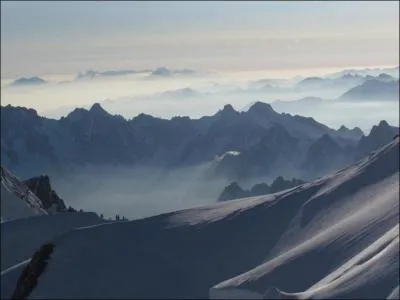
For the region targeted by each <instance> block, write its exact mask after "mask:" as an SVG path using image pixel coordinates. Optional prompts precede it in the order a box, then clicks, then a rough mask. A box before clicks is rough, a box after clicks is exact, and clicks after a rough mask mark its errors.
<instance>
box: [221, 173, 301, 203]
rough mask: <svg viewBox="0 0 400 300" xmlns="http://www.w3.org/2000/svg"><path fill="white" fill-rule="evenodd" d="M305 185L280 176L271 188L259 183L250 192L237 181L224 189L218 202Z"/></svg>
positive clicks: (298, 180) (296, 180)
mask: <svg viewBox="0 0 400 300" xmlns="http://www.w3.org/2000/svg"><path fill="white" fill-rule="evenodd" d="M303 183H306V181H303V180H300V179H296V178H293V179H292V180H285V179H284V178H283V177H282V176H279V177H277V178H276V179H275V180H274V181H273V182H272V183H271V185H270V186H269V185H268V184H266V183H258V184H255V185H254V186H253V187H252V188H251V189H250V190H244V189H242V188H241V187H240V186H239V184H238V183H237V182H236V181H234V182H232V183H231V184H229V185H228V186H226V187H225V188H224V190H223V191H222V193H221V194H220V196H219V197H218V201H228V200H233V199H239V198H245V197H253V196H261V195H266V194H273V193H277V192H280V191H283V190H286V189H290V188H293V187H295V186H298V185H301V184H303Z"/></svg>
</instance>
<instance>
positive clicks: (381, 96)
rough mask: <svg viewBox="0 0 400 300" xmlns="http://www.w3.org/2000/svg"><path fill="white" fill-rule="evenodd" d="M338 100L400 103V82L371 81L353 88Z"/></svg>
mask: <svg viewBox="0 0 400 300" xmlns="http://www.w3.org/2000/svg"><path fill="white" fill-rule="evenodd" d="M338 100H352V101H362V100H369V101H372V100H376V101H399V80H391V81H385V80H378V79H370V80H367V81H365V82H364V83H362V84H361V85H358V86H356V87H354V88H351V89H350V90H348V91H347V92H345V93H344V94H343V95H342V96H340V97H339V99H338Z"/></svg>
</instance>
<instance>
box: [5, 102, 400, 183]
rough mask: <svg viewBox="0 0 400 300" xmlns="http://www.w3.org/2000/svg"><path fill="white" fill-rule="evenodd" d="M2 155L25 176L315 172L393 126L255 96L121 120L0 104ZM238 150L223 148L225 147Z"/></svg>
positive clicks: (338, 163)
mask: <svg viewBox="0 0 400 300" xmlns="http://www.w3.org/2000/svg"><path fill="white" fill-rule="evenodd" d="M1 123H2V126H1V155H2V159H3V161H2V163H3V165H4V166H6V167H7V168H8V169H9V170H10V171H12V172H14V173H15V174H17V175H18V176H20V177H22V178H29V177H32V176H35V175H36V174H44V173H46V174H65V173H68V172H73V170H74V169H76V168H78V167H82V166H112V167H115V166H124V167H143V166H151V167H156V168H159V169H161V170H171V169H177V168H182V167H190V166H195V165H201V164H209V167H208V169H207V171H206V174H205V175H206V176H207V177H208V178H210V177H211V178H212V177H215V176H216V177H224V178H227V179H229V180H230V181H235V180H241V179H244V178H245V179H247V178H253V177H254V178H256V177H259V176H264V177H265V176H269V177H270V178H276V177H278V176H283V177H285V178H292V177H296V178H302V179H305V180H308V179H311V178H315V177H318V176H320V175H321V174H325V173H327V172H329V171H332V170H334V169H337V168H340V167H344V166H345V165H347V164H350V163H353V162H354V161H356V160H357V159H359V158H360V157H362V156H363V155H366V154H368V152H370V151H373V150H375V149H377V148H379V147H380V146H382V145H384V144H385V143H387V142H389V141H390V140H391V139H392V138H393V137H394V136H395V135H396V134H398V128H397V127H396V128H395V127H391V126H389V124H387V122H385V121H382V122H381V123H379V125H377V126H375V127H374V129H373V130H372V131H371V133H370V134H369V135H367V136H363V134H362V132H361V130H359V129H357V128H355V129H348V128H346V127H344V126H343V127H341V128H340V129H339V130H335V129H332V128H329V127H327V126H326V125H324V124H321V123H319V122H317V121H315V120H314V119H313V118H308V117H303V116H299V115H291V114H286V113H281V114H280V113H277V112H276V111H274V110H273V109H272V107H271V106H270V105H269V104H266V103H262V102H256V103H254V104H253V105H252V106H251V107H250V108H249V109H248V111H245V112H238V111H236V110H234V108H233V107H232V106H231V105H225V106H224V107H223V109H221V110H220V111H218V112H217V113H216V114H214V115H211V116H204V117H202V118H200V119H190V118H189V117H174V118H172V119H170V120H168V119H160V118H155V117H152V116H150V115H146V114H140V115H138V116H137V117H135V118H133V119H130V120H126V119H124V118H123V117H122V116H119V115H111V114H109V113H108V112H107V111H105V110H104V109H103V108H102V107H101V106H100V104H97V103H96V104H94V105H93V106H92V107H91V108H90V109H89V110H86V109H81V108H77V109H75V110H74V111H72V112H71V113H70V114H69V115H67V116H66V117H63V118H61V119H60V120H55V119H48V118H45V117H41V116H39V115H38V114H37V112H36V111H35V110H33V109H27V108H23V107H13V106H10V105H8V106H2V107H1ZM233 152H234V153H237V154H238V155H224V154H226V153H233Z"/></svg>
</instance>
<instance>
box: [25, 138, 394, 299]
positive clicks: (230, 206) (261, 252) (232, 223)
mask: <svg viewBox="0 0 400 300" xmlns="http://www.w3.org/2000/svg"><path fill="white" fill-rule="evenodd" d="M398 180H399V138H397V139H395V140H394V141H392V142H391V143H390V144H388V145H387V146H385V147H383V148H381V149H380V150H379V151H376V152H375V153H373V154H371V155H370V157H367V158H365V159H363V160H361V161H359V162H358V163H357V164H356V165H354V166H352V167H350V168H346V169H343V170H340V171H338V172H336V173H334V174H331V175H328V176H325V177H323V178H320V179H319V180H317V181H315V182H312V183H306V184H303V185H301V186H298V187H296V188H293V189H290V190H286V191H283V192H280V193H277V194H273V195H268V196H262V197H252V198H247V199H240V200H232V201H229V202H226V203H218V204H215V205H212V206H208V207H202V208H196V209H189V210H184V211H178V212H174V213H169V214H164V215H160V216H155V217H152V218H147V219H142V220H137V221H132V222H126V223H114V224H105V225H102V226H92V227H88V228H80V229H75V230H72V231H70V232H67V233H65V234H64V235H61V236H58V237H57V238H55V239H53V240H52V243H53V244H54V245H55V248H54V252H53V253H52V255H51V258H50V260H49V263H48V265H47V268H46V271H45V272H44V273H43V274H42V275H41V277H40V278H39V279H38V285H37V287H36V288H35V289H34V290H33V292H32V293H31V294H30V295H29V298H31V299H40V298H52V299H55V298H64V299H65V298H81V299H82V298H87V299H90V298H103V299H104V298H105V299H109V298H175V299H177V298H205V297H207V296H209V297H211V298H225V299H226V298H229V299H241V298H243V299H249V298H253V299H262V298H272V297H277V298H278V297H281V298H289V299H306V298H316V299H319V298H321V299H322V298H323V299H326V298H358V297H359V298H374V299H377V298H378V299H384V298H393V297H396V295H398V279H399V272H398V268H397V266H398V263H399V256H398V250H399V231H398V228H397V226H398V224H399V201H398V197H399V181H398Z"/></svg>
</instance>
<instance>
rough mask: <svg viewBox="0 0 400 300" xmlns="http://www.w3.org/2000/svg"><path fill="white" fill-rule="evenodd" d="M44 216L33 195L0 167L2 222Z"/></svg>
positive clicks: (40, 205)
mask: <svg viewBox="0 0 400 300" xmlns="http://www.w3.org/2000/svg"><path fill="white" fill-rule="evenodd" d="M46 214H47V212H46V210H45V209H43V207H42V204H41V202H40V200H39V199H38V198H37V197H36V196H35V194H33V193H32V192H31V191H30V190H29V189H28V187H27V186H26V185H25V184H24V183H22V182H21V181H20V180H19V179H18V178H16V177H15V176H13V175H12V174H11V173H10V172H9V171H8V170H6V169H5V168H3V167H1V220H2V222H5V221H10V220H15V219H19V218H26V217H31V216H35V215H46Z"/></svg>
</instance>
